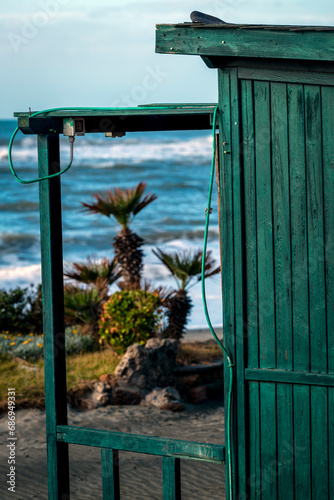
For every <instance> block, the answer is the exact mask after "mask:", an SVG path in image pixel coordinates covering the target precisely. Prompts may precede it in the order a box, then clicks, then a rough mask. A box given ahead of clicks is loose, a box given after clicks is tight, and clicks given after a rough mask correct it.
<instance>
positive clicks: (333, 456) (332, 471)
mask: <svg viewBox="0 0 334 500" xmlns="http://www.w3.org/2000/svg"><path fill="white" fill-rule="evenodd" d="M333 408H334V388H333V387H329V388H328V455H329V456H328V459H329V460H328V471H329V478H328V482H329V485H328V496H329V498H334V411H333Z"/></svg>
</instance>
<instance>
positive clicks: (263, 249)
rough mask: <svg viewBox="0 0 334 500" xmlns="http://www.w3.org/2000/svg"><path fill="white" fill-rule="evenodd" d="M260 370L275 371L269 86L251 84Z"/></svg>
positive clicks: (260, 83) (262, 83)
mask: <svg viewBox="0 0 334 500" xmlns="http://www.w3.org/2000/svg"><path fill="white" fill-rule="evenodd" d="M254 122H255V149H256V204H257V218H256V220H257V248H258V255H257V259H258V309H259V348H260V366H261V367H263V368H275V367H276V348H275V343H276V338H275V300H274V266H273V252H274V249H273V213H272V172H271V147H270V139H271V137H270V126H271V125H270V86H269V83H267V82H254Z"/></svg>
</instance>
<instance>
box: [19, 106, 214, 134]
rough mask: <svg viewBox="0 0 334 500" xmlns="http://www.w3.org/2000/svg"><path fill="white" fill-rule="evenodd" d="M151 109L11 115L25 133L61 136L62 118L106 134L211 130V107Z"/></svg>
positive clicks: (91, 110) (147, 107)
mask: <svg viewBox="0 0 334 500" xmlns="http://www.w3.org/2000/svg"><path fill="white" fill-rule="evenodd" d="M161 107H162V109H159V110H157V109H153V106H146V107H145V106H142V107H137V108H115V109H113V108H110V109H86V110H75V109H73V110H66V109H64V110H58V111H50V112H48V113H45V114H41V115H38V116H36V117H32V118H31V117H30V115H29V113H26V112H24V113H14V115H15V116H17V117H18V126H19V128H20V130H21V131H22V132H23V133H25V134H47V133H49V132H51V131H53V133H57V134H62V133H63V119H64V118H69V117H72V118H75V117H81V118H84V119H85V131H86V134H88V133H105V132H113V131H122V132H135V131H154V130H203V129H204V130H205V129H207V130H210V129H211V128H212V116H213V112H214V108H215V106H214V105H209V106H207V105H203V106H201V105H198V106H191V105H187V104H174V105H171V107H170V108H168V109H165V106H161Z"/></svg>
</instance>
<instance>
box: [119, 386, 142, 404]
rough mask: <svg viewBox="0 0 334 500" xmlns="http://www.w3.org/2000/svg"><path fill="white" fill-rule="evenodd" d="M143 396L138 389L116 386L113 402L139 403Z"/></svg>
mask: <svg viewBox="0 0 334 500" xmlns="http://www.w3.org/2000/svg"><path fill="white" fill-rule="evenodd" d="M141 400H142V396H141V394H140V393H139V392H138V391H135V390H133V389H132V390H131V389H124V388H122V387H116V388H115V389H114V392H113V403H114V404H115V405H139V404H140V402H141Z"/></svg>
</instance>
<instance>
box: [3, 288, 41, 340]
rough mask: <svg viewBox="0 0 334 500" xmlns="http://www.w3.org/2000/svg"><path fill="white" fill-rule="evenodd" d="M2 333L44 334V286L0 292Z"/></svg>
mask: <svg viewBox="0 0 334 500" xmlns="http://www.w3.org/2000/svg"><path fill="white" fill-rule="evenodd" d="M0 331H4V332H10V333H14V332H20V333H23V334H26V333H42V331H43V306H42V286H41V285H39V286H37V287H34V286H33V285H32V286H31V287H27V288H20V287H16V288H14V289H10V290H8V291H7V290H3V289H2V290H0Z"/></svg>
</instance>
